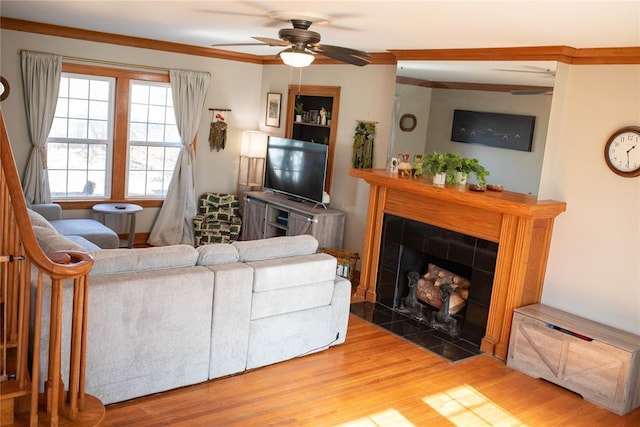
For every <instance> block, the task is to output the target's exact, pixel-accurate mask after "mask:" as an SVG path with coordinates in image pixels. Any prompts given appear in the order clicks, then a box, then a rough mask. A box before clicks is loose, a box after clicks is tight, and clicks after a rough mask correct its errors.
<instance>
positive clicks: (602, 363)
mask: <svg viewBox="0 0 640 427" xmlns="http://www.w3.org/2000/svg"><path fill="white" fill-rule="evenodd" d="M507 366H509V367H511V368H514V369H517V370H519V371H521V372H524V373H525V374H528V375H531V376H533V377H536V378H544V379H545V380H548V381H550V382H552V383H555V384H558V385H560V386H562V387H565V388H567V389H569V390H572V391H574V392H576V393H578V394H580V395H581V396H582V397H583V398H584V399H585V400H587V401H589V402H592V403H595V404H596V405H599V406H602V407H604V408H606V409H608V410H610V411H613V412H615V413H617V414H620V415H624V414H625V413H627V412H629V411H631V410H632V409H634V408H637V407H638V406H640V336H638V335H634V334H631V333H628V332H625V331H621V330H618V329H615V328H612V327H609V326H605V325H602V324H599V323H596V322H593V321H591V320H588V319H584V318H582V317H578V316H575V315H572V314H569V313H566V312H563V311H560V310H557V309H554V308H552V307H548V306H545V305H542V304H533V305H529V306H525V307H520V308H516V309H515V310H514V315H513V324H512V327H511V339H510V342H509V352H508V356H507Z"/></svg>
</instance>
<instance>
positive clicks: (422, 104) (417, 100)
mask: <svg viewBox="0 0 640 427" xmlns="http://www.w3.org/2000/svg"><path fill="white" fill-rule="evenodd" d="M432 93H433V89H431V88H428V87H421V86H414V85H405V84H397V85H396V89H395V96H396V98H395V103H396V109H397V114H396V115H395V117H394V118H395V122H394V123H393V131H394V135H393V138H392V141H393V143H392V144H391V145H392V147H393V148H392V149H391V153H389V154H390V155H391V156H397V155H398V154H399V153H404V154H411V159H412V160H413V155H414V154H420V153H425V152H426V150H425V143H426V141H427V129H428V128H429V113H430V109H431V94H432ZM403 114H413V115H415V116H416V128H415V129H414V130H412V131H403V130H402V129H400V125H399V121H400V117H402V115H403Z"/></svg>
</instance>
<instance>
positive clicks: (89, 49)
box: [0, 30, 264, 232]
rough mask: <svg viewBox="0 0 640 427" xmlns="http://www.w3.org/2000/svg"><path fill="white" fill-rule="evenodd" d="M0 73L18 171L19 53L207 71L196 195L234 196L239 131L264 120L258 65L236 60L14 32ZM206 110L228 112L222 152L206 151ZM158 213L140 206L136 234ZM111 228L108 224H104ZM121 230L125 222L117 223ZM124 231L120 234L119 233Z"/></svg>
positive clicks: (6, 36) (22, 124)
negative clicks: (6, 84)
mask: <svg viewBox="0 0 640 427" xmlns="http://www.w3.org/2000/svg"><path fill="white" fill-rule="evenodd" d="M0 36H1V41H0V49H1V52H0V55H1V56H0V59H1V62H0V74H2V76H4V77H5V78H6V79H7V80H8V81H9V85H10V87H11V93H10V96H9V98H8V99H6V100H5V101H3V102H2V113H3V115H4V118H5V121H6V124H7V131H8V132H9V138H10V140H11V146H12V148H13V151H14V157H15V158H16V163H17V167H18V172H19V173H21V174H22V173H23V171H24V168H25V165H26V163H27V159H28V156H29V153H30V150H31V143H30V139H29V133H28V128H27V124H26V115H25V109H24V101H23V92H22V77H21V74H20V56H19V55H18V50H19V49H27V50H34V51H39V52H49V53H55V54H59V55H64V56H73V57H80V58H89V59H99V60H106V61H115V62H120V63H130V64H136V65H147V66H154V67H162V68H167V69H168V68H172V67H173V68H178V69H189V70H195V71H207V72H209V73H211V81H210V83H209V90H208V92H207V97H206V101H205V108H204V111H203V113H202V121H201V122H200V127H199V130H198V136H197V140H198V146H197V158H196V195H199V194H201V193H203V192H205V191H219V192H235V191H236V184H237V175H238V158H239V155H240V135H241V131H242V129H247V128H248V129H256V128H257V126H258V123H259V120H261V119H262V120H264V118H263V114H264V110H263V108H262V103H261V102H260V94H261V89H260V88H261V75H262V68H263V67H262V66H261V65H256V64H247V63H243V62H236V61H225V60H219V59H211V58H204V57H200V56H191V55H181V54H174V53H167V52H160V51H156V50H148V49H138V48H130V47H122V46H116V45H109V44H105V43H94V42H87V41H83V40H72V39H66V38H60V37H51V36H44V35H39V34H31V33H24V32H18V31H9V30H2V31H1V32H0ZM209 108H229V109H231V110H232V111H231V112H229V113H228V117H227V122H228V123H229V129H228V132H227V145H226V148H225V150H223V151H219V152H216V151H210V150H209V143H208V136H209V123H210V122H211V118H212V112H211V111H209ZM157 211H158V209H156V208H146V209H145V210H144V211H143V212H142V213H140V214H138V217H137V224H136V225H137V227H136V230H137V231H138V232H148V231H149V230H150V229H151V225H152V224H153V221H154V220H155V216H156V214H157ZM64 213H65V216H88V215H90V212H89V211H84V212H82V211H65V212H64ZM109 225H111V224H109ZM123 225H125V226H126V224H123ZM119 231H122V232H125V231H126V230H125V229H123V230H119Z"/></svg>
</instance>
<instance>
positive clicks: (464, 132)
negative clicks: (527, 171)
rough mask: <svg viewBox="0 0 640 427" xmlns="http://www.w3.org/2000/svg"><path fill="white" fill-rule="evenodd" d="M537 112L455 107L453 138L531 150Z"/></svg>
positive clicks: (473, 142) (459, 140) (457, 140)
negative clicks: (486, 110) (468, 109)
mask: <svg viewBox="0 0 640 427" xmlns="http://www.w3.org/2000/svg"><path fill="white" fill-rule="evenodd" d="M535 122H536V118H535V116H523V115H518V114H501V113H484V112H478V111H466V110H455V111H454V112H453V126H452V128H451V140H452V141H456V142H467V143H472V144H483V145H489V146H492V147H500V148H509V149H511V150H520V151H531V145H532V143H533V127H534V125H535Z"/></svg>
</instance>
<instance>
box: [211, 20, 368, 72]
mask: <svg viewBox="0 0 640 427" xmlns="http://www.w3.org/2000/svg"><path fill="white" fill-rule="evenodd" d="M268 15H269V17H270V18H272V19H279V20H281V21H289V22H291V25H292V27H293V28H283V29H281V30H280V31H278V37H279V39H272V38H267V37H252V38H253V39H255V40H258V41H259V42H260V43H225V44H214V45H212V46H214V47H220V46H261V45H266V46H282V47H286V49H284V50H282V51H280V52H279V53H278V54H277V55H276V56H278V57H280V58H282V61H283V62H284V63H285V64H287V65H290V66H292V67H306V66H308V65H310V64H311V62H313V60H314V55H318V54H319V55H323V56H326V57H329V58H332V59H335V60H338V61H340V62H345V63H347V64H352V65H357V66H364V65H367V64H368V63H369V59H368V58H369V57H370V55H369V54H368V53H367V52H364V51H361V50H356V49H350V48H348V47H342V46H333V45H327V44H321V43H320V33H317V32H315V31H312V30H310V29H309V27H310V26H311V24H313V23H318V24H320V23H323V24H324V23H328V22H330V17H329V16H327V15H323V14H317V13H309V12H291V11H274V12H269V14H268Z"/></svg>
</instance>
